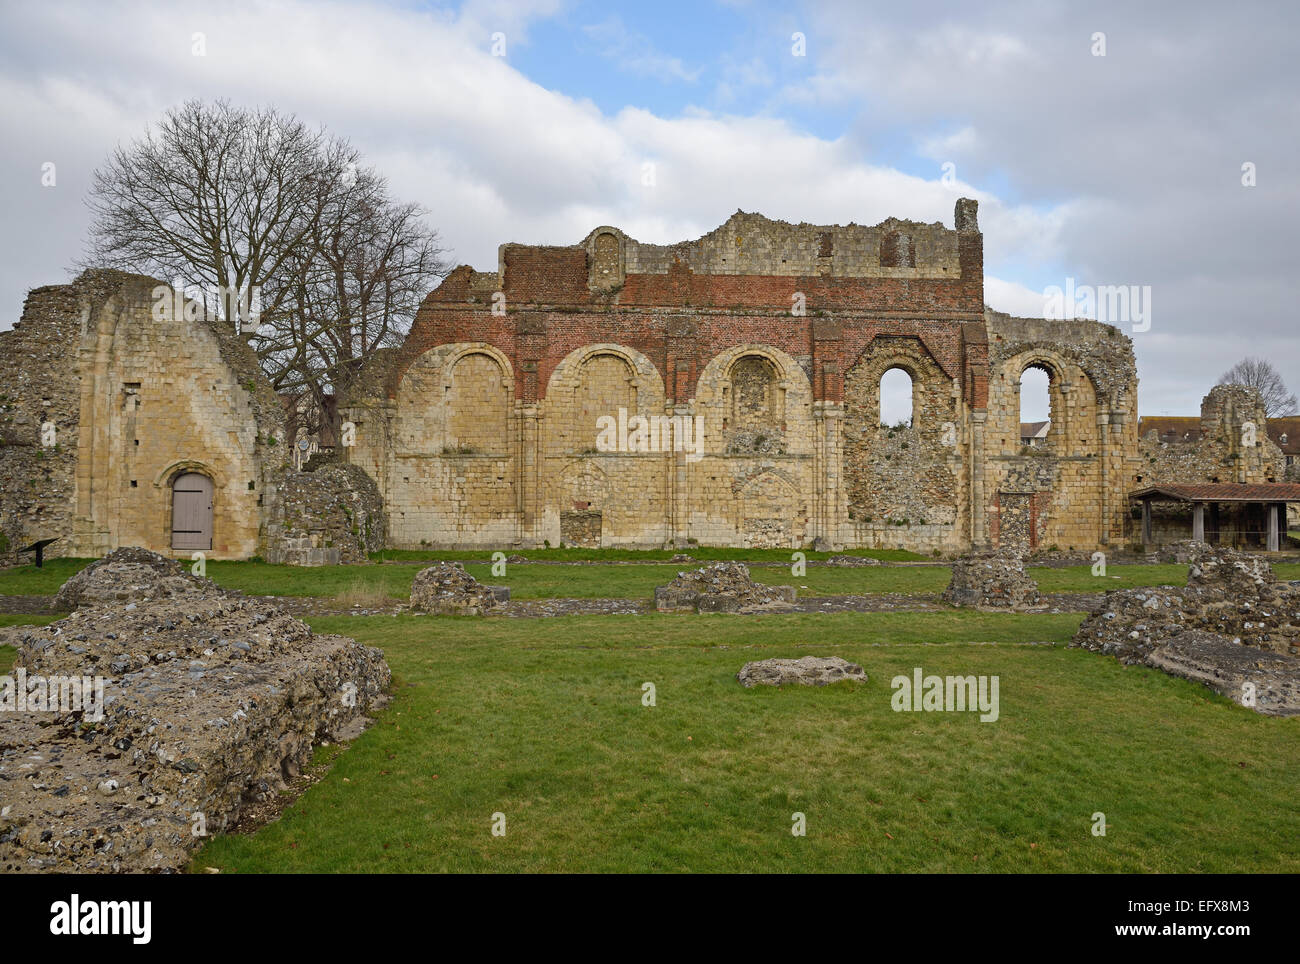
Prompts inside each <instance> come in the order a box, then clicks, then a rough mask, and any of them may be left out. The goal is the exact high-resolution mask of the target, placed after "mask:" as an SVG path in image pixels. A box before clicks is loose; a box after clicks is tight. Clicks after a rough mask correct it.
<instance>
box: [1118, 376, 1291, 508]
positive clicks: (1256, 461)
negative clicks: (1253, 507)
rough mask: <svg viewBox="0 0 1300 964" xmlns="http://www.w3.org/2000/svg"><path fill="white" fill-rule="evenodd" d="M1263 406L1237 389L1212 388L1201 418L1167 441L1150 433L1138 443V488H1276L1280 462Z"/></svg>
mask: <svg viewBox="0 0 1300 964" xmlns="http://www.w3.org/2000/svg"><path fill="white" fill-rule="evenodd" d="M1267 424H1268V422H1267V419H1266V417H1265V414H1264V401H1263V399H1262V398H1261V397H1260V395H1259V392H1258V390H1256V389H1253V388H1247V387H1245V386H1243V385H1215V386H1214V387H1213V388H1211V389H1210V392H1209V394H1208V395H1206V396H1205V398H1204V399H1202V401H1201V418H1200V422H1199V423H1198V424H1197V425H1196V426H1195V427H1193V426H1191V425H1188V426H1187V431H1184V432H1181V433H1179V432H1176V433H1174V434H1173V435H1172V436H1171V435H1169V434H1167V433H1166V434H1163V435H1162V434H1161V433H1160V432H1158V431H1156V430H1151V431H1147V432H1144V433H1143V436H1142V438H1141V439H1140V440H1139V450H1138V458H1139V462H1140V465H1139V470H1138V478H1137V480H1136V481H1137V483H1138V485H1139V486H1149V485H1161V484H1174V483H1181V484H1183V485H1189V484H1195V483H1201V482H1282V481H1285V478H1286V459H1285V457H1284V456H1283V454H1282V450H1281V449H1280V448H1278V446H1277V444H1276V443H1275V442H1274V441H1273V440H1272V439H1271V438H1270V437H1269V435H1268V432H1267Z"/></svg>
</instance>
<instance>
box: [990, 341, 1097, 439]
mask: <svg viewBox="0 0 1300 964" xmlns="http://www.w3.org/2000/svg"><path fill="white" fill-rule="evenodd" d="M1031 371H1032V372H1041V373H1042V374H1043V375H1045V376H1046V377H1047V405H1048V416H1047V418H1048V419H1049V420H1050V421H1051V426H1050V428H1049V429H1048V431H1047V434H1046V436H1045V437H1044V438H1043V439H1041V440H1039V442H1038V444H1036V445H1033V446H1027V445H1026V444H1025V442H1024V440H1023V439H1022V437H1021V421H1022V418H1021V411H1022V400H1023V398H1022V394H1021V393H1022V392H1023V391H1024V390H1025V389H1024V387H1023V382H1024V379H1025V373H1026V372H1031ZM997 377H998V380H999V382H1000V384H999V385H997V386H994V388H995V392H994V397H995V399H996V397H997V395H998V394H999V393H1001V395H1002V397H1003V398H1004V399H1005V400H1006V401H1005V404H1004V405H1002V406H999V407H1000V409H1001V415H1000V417H999V419H998V422H997V424H995V425H994V426H993V430H994V433H995V437H1000V438H1001V440H1002V446H1001V447H1002V451H1003V453H1004V454H1008V455H1012V454H1016V453H1018V452H1022V451H1023V452H1025V453H1026V454H1032V452H1034V451H1038V452H1042V453H1044V454H1056V455H1088V454H1095V453H1096V451H1097V442H1098V438H1097V413H1098V411H1099V406H1098V397H1099V396H1098V393H1097V388H1096V386H1095V385H1094V384H1093V381H1092V378H1091V377H1090V376H1089V375H1088V373H1087V372H1085V371H1084V369H1083V368H1081V367H1079V365H1077V364H1075V363H1074V362H1072V361H1070V360H1069V359H1067V358H1065V357H1063V356H1062V355H1061V354H1060V353H1058V352H1056V351H1053V350H1052V349H1051V348H1049V347H1045V346H1038V347H1034V348H1030V349H1028V350H1026V351H1022V352H1019V353H1017V354H1015V355H1012V356H1011V357H1009V358H1008V359H1006V361H1005V362H1003V364H1002V365H1001V366H1000V367H999V369H998V373H997ZM1031 377H1033V376H1031Z"/></svg>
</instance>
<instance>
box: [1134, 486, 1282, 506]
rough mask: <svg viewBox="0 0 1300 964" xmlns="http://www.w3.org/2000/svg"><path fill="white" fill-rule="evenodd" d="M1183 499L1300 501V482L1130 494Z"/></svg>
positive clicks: (1154, 489)
mask: <svg viewBox="0 0 1300 964" xmlns="http://www.w3.org/2000/svg"><path fill="white" fill-rule="evenodd" d="M1146 496H1151V497H1152V498H1155V499H1160V498H1165V499H1180V500H1182V501H1185V502H1300V483H1296V482H1256V483H1250V484H1244V485H1243V484H1238V483H1234V482H1207V483H1203V484H1201V485H1151V486H1147V487H1146V488H1145V489H1137V490H1135V491H1133V492H1130V493H1129V498H1131V499H1140V498H1144V497H1146Z"/></svg>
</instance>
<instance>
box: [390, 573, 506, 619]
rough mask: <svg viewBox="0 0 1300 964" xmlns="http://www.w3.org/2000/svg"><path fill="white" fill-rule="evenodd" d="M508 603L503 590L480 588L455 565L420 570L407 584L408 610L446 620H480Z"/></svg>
mask: <svg viewBox="0 0 1300 964" xmlns="http://www.w3.org/2000/svg"><path fill="white" fill-rule="evenodd" d="M509 601H510V590H509V589H508V588H507V587H505V586H484V585H482V584H481V583H480V582H479V581H478V580H477V579H475V578H474V577H473V576H471V575H470V574H469V573H467V572H466V571H465V567H464V566H462V565H461V564H460V563H458V562H440V563H438V565H436V566H430V567H429V568H428V569H421V570H420V571H419V572H417V573H416V574H415V579H413V580H412V581H411V608H412V609H415V610H418V611H420V612H426V613H436V614H443V615H450V616H481V615H483V614H484V613H486V612H488V611H489V610H492V609H496V608H497V607H498V606H500V605H502V604H503V603H506V602H509Z"/></svg>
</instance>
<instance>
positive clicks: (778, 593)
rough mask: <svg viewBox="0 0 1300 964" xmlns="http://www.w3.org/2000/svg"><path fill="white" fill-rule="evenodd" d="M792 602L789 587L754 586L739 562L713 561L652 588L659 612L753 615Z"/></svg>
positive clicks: (790, 587) (786, 605)
mask: <svg viewBox="0 0 1300 964" xmlns="http://www.w3.org/2000/svg"><path fill="white" fill-rule="evenodd" d="M794 600H795V589H794V587H793V586H768V585H764V584H762V583H756V582H754V580H753V579H751V578H750V575H749V567H748V566H746V565H744V564H743V563H739V562H715V563H714V564H713V565H711V566H705V567H704V568H702V569H696V570H694V571H692V572H683V573H678V575H677V578H676V579H674V580H673V581H672V582H670V583H669V584H668V585H666V586H659V587H658V588H657V589H655V609H657V610H659V611H660V612H679V611H691V610H693V611H695V612H701V613H743V612H755V611H759V610H764V609H783V608H786V607H788V606H790V605H791V604H793V603H794Z"/></svg>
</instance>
